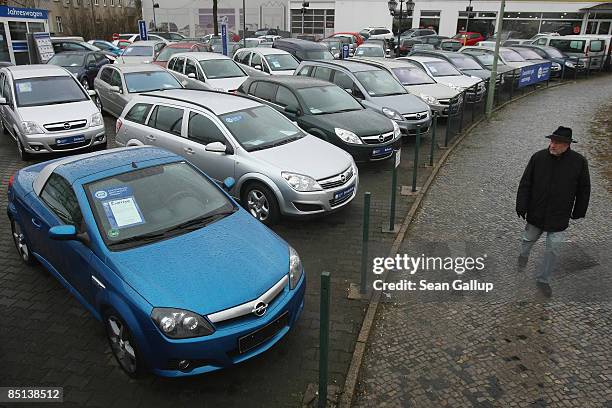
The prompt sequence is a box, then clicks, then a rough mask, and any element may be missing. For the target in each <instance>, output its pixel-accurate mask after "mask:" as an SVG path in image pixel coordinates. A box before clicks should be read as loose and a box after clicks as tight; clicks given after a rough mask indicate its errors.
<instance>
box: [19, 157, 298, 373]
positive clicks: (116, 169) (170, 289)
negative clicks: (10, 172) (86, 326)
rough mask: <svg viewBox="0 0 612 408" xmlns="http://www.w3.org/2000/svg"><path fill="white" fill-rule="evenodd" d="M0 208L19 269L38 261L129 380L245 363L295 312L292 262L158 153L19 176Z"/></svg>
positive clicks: (71, 162)
mask: <svg viewBox="0 0 612 408" xmlns="http://www.w3.org/2000/svg"><path fill="white" fill-rule="evenodd" d="M232 183H233V180H232V179H228V180H226V181H225V183H224V184H225V188H231V185H232ZM8 199H9V202H8V216H9V219H10V221H11V228H12V232H13V239H14V241H15V246H16V247H17V250H18V252H19V254H20V256H21V258H22V260H23V261H24V262H26V263H28V264H32V263H34V262H36V261H38V262H40V263H41V264H42V265H43V266H45V267H46V268H47V269H48V270H49V271H50V272H51V273H52V274H53V275H55V277H56V278H57V279H58V280H59V281H60V282H61V283H62V284H63V285H64V286H66V288H67V289H68V290H69V291H70V292H71V293H72V294H73V295H74V296H76V298H77V299H78V300H79V301H80V302H81V303H82V304H83V305H84V306H85V307H86V308H87V309H88V310H89V311H90V312H91V313H92V314H93V315H94V316H95V317H96V318H97V319H99V320H101V321H102V322H103V323H104V324H105V326H106V332H107V335H108V340H109V344H110V347H111V349H112V351H113V354H114V355H115V357H116V359H117V361H118V363H119V365H120V366H121V367H122V368H123V370H124V371H125V372H126V373H127V374H128V375H130V376H132V377H137V376H139V375H141V374H143V373H144V372H146V371H152V372H154V373H155V374H158V375H161V376H169V377H175V376H184V375H193V374H200V373H205V372H209V371H213V370H217V369H220V368H223V367H227V366H230V365H232V364H236V363H239V362H241V361H244V360H247V359H249V358H251V357H253V356H255V355H257V354H260V353H262V352H264V351H265V350H267V349H269V348H270V347H272V345H274V344H275V343H276V342H277V341H278V340H279V339H280V338H282V337H283V336H284V335H285V334H286V333H287V332H288V331H289V329H290V328H291V327H292V325H293V324H294V323H295V322H296V321H297V319H298V317H299V315H300V313H301V312H302V310H303V307H304V291H305V286H306V285H305V277H304V273H303V268H302V264H301V261H300V258H299V256H298V254H297V253H296V251H295V250H294V249H293V248H291V247H290V246H289V245H288V244H287V243H286V242H284V241H283V240H282V239H280V238H279V237H278V236H277V235H276V234H275V233H274V232H272V231H271V230H269V229H268V228H267V227H266V226H264V225H263V224H262V223H260V222H259V221H257V220H255V219H254V218H253V217H252V216H251V215H250V214H248V213H247V212H246V211H245V210H244V209H242V208H241V207H239V206H238V204H236V202H234V200H233V199H232V198H231V197H230V196H229V195H228V194H226V193H225V192H224V191H223V190H222V189H221V188H220V187H219V186H217V185H216V184H215V183H214V182H213V181H211V180H210V179H209V178H208V177H207V176H205V175H204V174H203V173H201V172H200V171H199V170H197V169H196V168H195V167H193V166H192V165H191V164H189V163H188V162H186V161H185V160H184V159H183V158H181V157H179V156H176V155H174V154H172V153H169V152H167V151H165V150H162V149H157V148H151V147H137V148H128V149H113V150H106V151H104V152H102V153H92V154H85V155H79V156H72V157H68V158H63V159H58V160H54V161H49V162H45V163H41V164H37V165H34V166H30V167H26V168H24V169H22V170H20V171H18V172H17V173H16V174H15V175H14V176H13V177H11V180H10V182H9V191H8Z"/></svg>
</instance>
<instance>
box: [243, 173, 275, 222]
mask: <svg viewBox="0 0 612 408" xmlns="http://www.w3.org/2000/svg"><path fill="white" fill-rule="evenodd" d="M241 201H242V206H243V207H244V208H245V209H246V210H247V211H248V212H249V213H250V214H251V215H252V216H253V217H255V218H256V219H258V220H259V221H261V222H262V223H264V224H265V225H274V224H276V222H278V218H279V216H280V210H279V206H278V201H276V196H275V195H274V193H273V192H272V190H270V188H268V187H267V186H265V185H264V184H263V183H260V182H252V183H249V184H248V185H247V186H246V187H245V188H244V190H243V191H242V197H241Z"/></svg>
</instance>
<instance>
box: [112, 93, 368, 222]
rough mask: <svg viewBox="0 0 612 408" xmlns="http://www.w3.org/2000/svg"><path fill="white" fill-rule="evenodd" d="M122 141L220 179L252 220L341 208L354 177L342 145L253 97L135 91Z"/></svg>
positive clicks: (122, 122) (121, 127) (120, 130)
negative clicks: (178, 158) (162, 152)
mask: <svg viewBox="0 0 612 408" xmlns="http://www.w3.org/2000/svg"><path fill="white" fill-rule="evenodd" d="M116 141H117V143H118V144H119V145H122V146H139V145H154V146H159V147H162V148H165V149H167V150H170V151H171V152H174V153H176V154H180V155H182V156H184V157H186V158H187V159H189V161H191V162H192V163H193V164H195V165H196V166H197V167H199V168H200V169H202V170H203V171H204V172H205V173H207V174H208V175H209V176H210V177H211V178H213V179H214V180H215V181H217V182H219V183H221V182H222V181H223V180H224V179H225V178H227V177H233V178H234V179H235V180H236V183H235V185H234V186H233V187H232V189H231V191H230V193H231V194H232V195H233V196H234V197H237V198H239V199H240V200H241V202H242V203H243V205H244V207H245V208H246V209H247V210H248V211H249V212H250V213H251V214H252V215H253V216H254V217H256V218H257V219H259V220H260V221H262V222H264V223H266V224H273V223H274V222H275V221H276V220H277V219H278V217H279V216H280V215H281V214H283V215H291V216H305V215H311V214H322V213H327V212H331V211H335V210H338V209H340V208H342V207H344V206H346V205H347V204H348V203H349V202H350V201H351V200H353V198H355V195H356V194H357V187H358V184H359V176H358V173H357V166H356V165H355V162H354V161H353V158H352V157H351V156H350V155H349V154H348V153H346V152H345V151H344V150H342V149H340V148H338V147H336V146H334V145H332V144H330V143H327V142H325V141H323V140H321V139H319V138H317V137H314V136H312V135H310V134H308V133H305V132H304V131H302V130H301V129H300V128H299V127H297V126H296V125H295V124H293V123H292V122H291V121H290V120H289V119H287V118H285V117H284V116H283V115H281V114H280V113H278V112H277V111H275V110H274V109H272V108H270V107H269V106H266V105H263V104H261V103H259V102H256V101H254V100H252V99H250V98H247V97H242V96H237V95H231V94H227V93H223V92H214V91H193V90H168V91H158V92H151V93H146V94H142V95H138V96H136V97H135V98H134V99H133V100H132V101H130V102H129V103H128V105H127V106H126V107H125V110H124V111H123V113H122V115H121V117H120V118H119V119H118V120H117V135H116Z"/></svg>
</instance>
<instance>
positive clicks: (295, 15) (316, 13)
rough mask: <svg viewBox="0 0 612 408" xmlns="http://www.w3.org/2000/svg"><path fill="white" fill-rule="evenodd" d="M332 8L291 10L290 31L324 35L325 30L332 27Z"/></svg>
mask: <svg viewBox="0 0 612 408" xmlns="http://www.w3.org/2000/svg"><path fill="white" fill-rule="evenodd" d="M334 15H335V12H334V9H306V10H304V14H302V9H301V8H300V9H292V10H291V33H293V34H319V35H321V36H323V35H325V30H326V29H328V30H333V29H334Z"/></svg>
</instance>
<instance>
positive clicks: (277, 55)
mask: <svg viewBox="0 0 612 408" xmlns="http://www.w3.org/2000/svg"><path fill="white" fill-rule="evenodd" d="M234 61H236V62H237V63H239V64H240V65H241V66H242V67H251V68H254V69H256V70H258V71H262V72H265V73H266V74H270V75H293V72H294V71H295V69H296V68H297V66H298V65H299V62H298V60H296V59H295V57H294V56H293V55H291V54H289V53H288V52H286V51H283V50H279V49H276V48H246V49H241V50H238V51H237V52H236V54H234Z"/></svg>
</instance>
